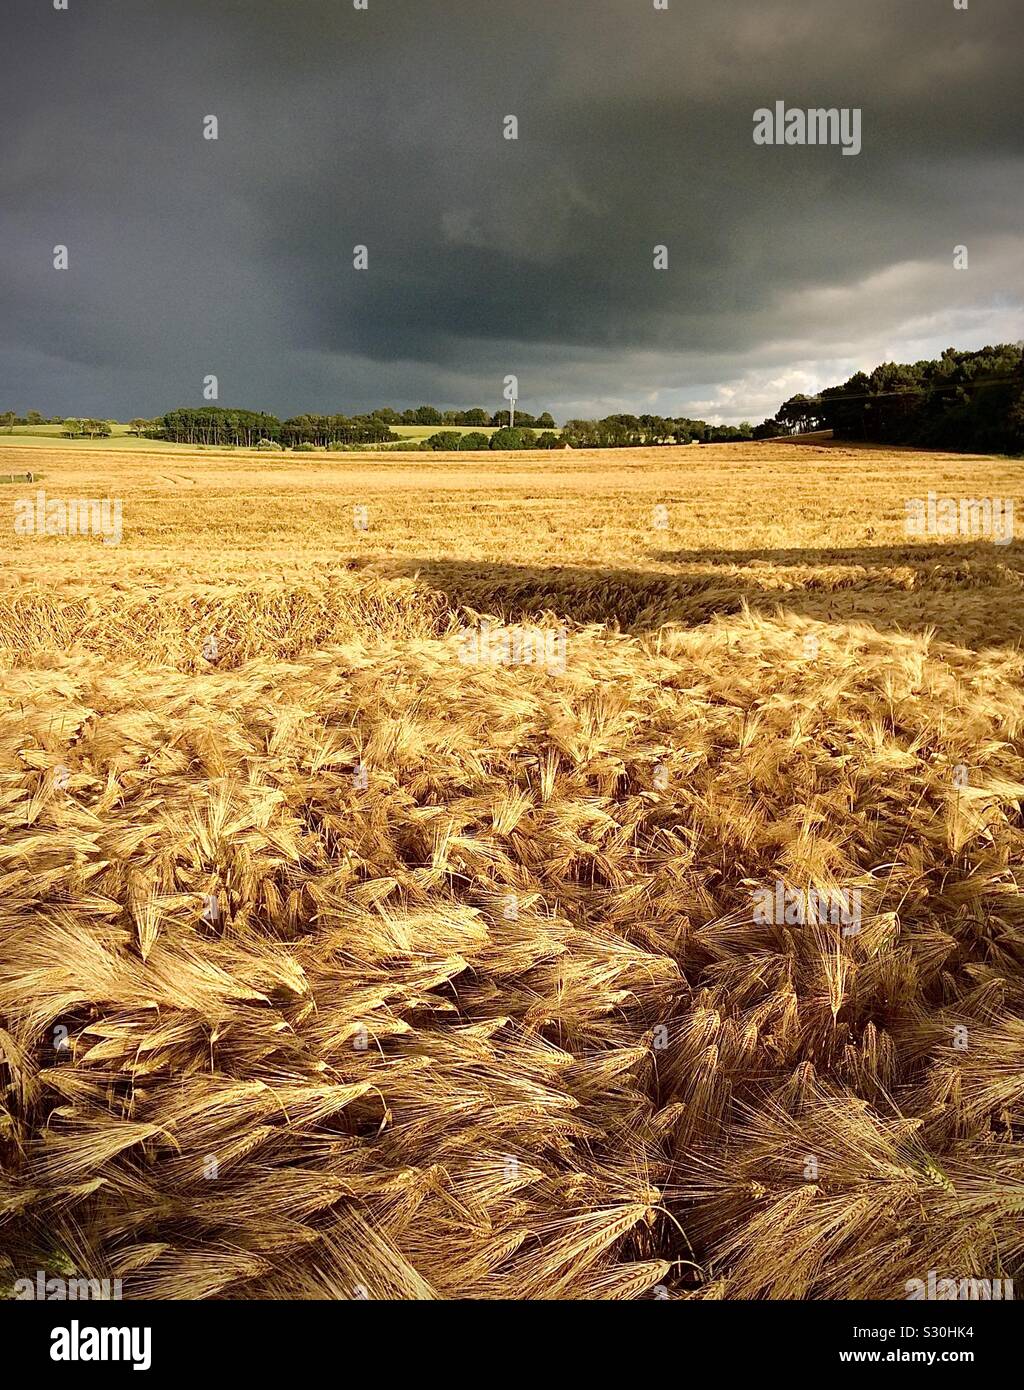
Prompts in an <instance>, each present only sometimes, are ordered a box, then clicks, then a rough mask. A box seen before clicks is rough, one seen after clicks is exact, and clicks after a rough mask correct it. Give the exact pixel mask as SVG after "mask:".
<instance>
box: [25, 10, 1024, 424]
mask: <svg viewBox="0 0 1024 1390" xmlns="http://www.w3.org/2000/svg"><path fill="white" fill-rule="evenodd" d="M1018 28H1019V15H1018V14H1016V13H1015V0H986V3H984V4H981V3H980V0H977V2H976V3H975V4H974V5H973V6H972V7H971V8H970V9H968V10H967V11H965V12H962V11H957V10H955V9H954V8H953V3H952V0H902V3H901V4H900V5H898V6H895V5H892V4H891V3H888V2H887V0H885V2H883V0H861V3H851V0H815V3H814V4H810V3H798V0H785V3H782V0H718V2H717V3H710V2H706V3H700V4H698V3H696V2H695V0H669V8H668V10H667V11H657V10H655V9H654V7H653V4H652V3H651V0H588V3H586V4H581V3H579V2H578V0H472V3H471V0H431V3H429V4H428V3H424V0H369V8H368V10H367V11H365V12H363V11H357V10H355V9H354V7H353V5H352V4H351V0H292V2H291V3H289V4H287V5H285V4H282V3H280V0H272V2H271V0H219V3H218V0H203V3H197V2H196V0H102V3H101V0H69V8H68V11H67V12H66V13H62V12H55V11H54V10H53V8H52V2H51V0H7V7H6V9H5V11H4V14H3V17H2V18H0V42H2V44H3V48H4V51H5V53H6V55H7V62H6V75H5V83H4V86H3V89H2V91H0V105H2V117H3V120H2V132H3V133H2V135H0V140H2V153H0V235H2V241H0V395H2V397H3V399H2V400H0V408H4V407H6V405H7V403H8V402H9V403H10V404H11V405H12V406H14V407H17V408H20V409H28V408H37V409H41V410H43V411H45V412H46V413H54V412H61V413H65V412H66V413H75V412H78V413H89V414H101V415H120V416H125V415H131V414H136V413H151V412H155V411H157V410H161V409H163V408H166V407H169V406H171V405H174V404H179V403H184V402H188V401H196V400H198V399H199V397H200V391H201V383H202V379H203V377H204V376H205V375H206V374H207V373H216V374H217V375H218V377H219V379H220V382H221V394H222V398H223V400H224V401H225V402H227V403H234V404H252V405H258V406H265V407H267V408H270V409H274V410H277V411H279V412H282V413H288V412H291V411H296V410H300V409H358V408H365V407H368V406H371V405H374V404H379V403H382V402H384V401H391V402H394V403H396V404H407V403H417V402H418V401H421V400H428V399H429V400H433V401H436V402H437V403H438V404H442V405H443V404H464V405H469V404H475V403H478V402H479V403H482V404H485V405H488V406H493V405H495V404H496V403H497V400H498V397H499V394H500V386H501V379H502V377H503V376H504V375H505V373H506V372H516V373H518V375H519V376H520V379H521V384H522V392H523V397H524V405H526V406H528V407H533V406H536V407H538V408H540V407H543V406H551V407H553V408H554V409H556V411H557V413H559V414H563V415H564V414H566V413H577V412H580V413H584V412H588V411H593V410H600V411H602V412H603V411H605V410H611V409H615V408H627V407H632V408H640V407H644V408H656V409H658V410H661V411H664V412H666V413H669V412H671V413H683V412H684V411H686V410H687V409H688V408H690V407H691V406H694V407H695V406H698V405H699V407H700V413H704V414H707V415H711V416H717V415H721V416H722V417H723V418H739V416H740V415H743V414H749V415H751V416H755V415H759V414H763V413H770V412H771V411H772V410H774V408H775V406H776V405H777V404H778V402H779V400H780V399H781V398H782V396H783V395H785V394H790V393H791V391H793V390H798V389H814V387H815V386H817V385H820V384H824V383H825V382H827V381H829V380H832V379H834V378H835V377H836V376H839V375H845V374H846V373H847V372H848V371H849V370H852V369H853V368H854V367H857V366H871V365H873V364H874V362H875V361H877V360H880V359H881V358H882V357H884V356H897V357H910V358H914V357H919V356H923V355H929V354H931V353H932V352H934V351H936V350H938V349H941V348H942V347H944V346H946V345H947V344H948V343H956V344H957V345H959V346H965V347H966V346H977V345H980V344H981V343H982V342H985V341H992V340H998V339H1005V338H1007V337H1013V338H1018V337H1020V336H1021V333H1020V326H1019V325H1020V318H1019V313H1020V308H1021V302H1022V298H1024V285H1022V277H1021V249H1022V234H1021V232H1020V230H1019V229H1020V225H1021V212H1022V210H1024V208H1022V202H1024V198H1022V193H1021V188H1022V183H1021V178H1020V174H1021V148H1020V135H1019V132H1020V129H1021V118H1022V115H1024V111H1022V109H1021V108H1022V98H1021V94H1020V83H1019V65H1020V64H1019V59H1020V44H1019V39H1018ZM776 99H782V100H785V101H786V103H787V105H789V106H790V107H794V106H800V107H810V106H840V107H842V106H852V107H859V108H861V109H862V111H863V151H862V153H861V154H860V155H858V156H857V157H856V158H846V157H843V156H842V155H841V154H840V152H839V150H838V149H835V148H817V149H815V148H793V147H783V148H775V147H769V148H762V147H758V146H755V145H754V143H753V140H752V128H753V124H752V117H753V112H754V110H755V109H756V108H758V107H761V106H772V105H773V103H774V102H775V100H776ZM210 113H212V114H216V115H217V117H218V119H219V121H220V139H219V140H218V141H217V142H205V141H203V139H202V138H201V131H202V118H203V116H204V115H206V114H210ZM509 113H513V114H515V115H517V116H518V118H519V121H520V138H519V140H518V141H517V142H509V141H505V140H504V139H502V118H503V117H504V116H505V115H506V114H509ZM57 243H64V244H67V245H68V247H69V249H70V254H71V269H70V271H69V272H67V273H66V274H62V273H58V272H55V271H54V270H53V269H52V263H51V260H52V247H53V246H54V245H55V244H57ZM359 243H361V244H365V245H366V246H367V247H368V248H369V255H370V269H369V271H368V272H366V273H361V272H356V271H354V270H353V268H352V247H353V246H354V245H355V244H359ZM959 243H965V244H967V245H968V247H969V250H970V256H971V268H970V270H969V271H967V272H960V273H958V272H955V271H954V270H953V269H952V259H953V256H952V253H953V247H954V246H955V245H957V244H959ZM656 244H665V245H667V246H668V248H669V269H668V271H665V272H655V271H654V270H653V268H652V264H651V262H652V248H653V247H654V246H655V245H656ZM694 413H697V411H696V410H695V412H694Z"/></svg>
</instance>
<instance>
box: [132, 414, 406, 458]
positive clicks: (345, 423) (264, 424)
mask: <svg viewBox="0 0 1024 1390" xmlns="http://www.w3.org/2000/svg"><path fill="white" fill-rule="evenodd" d="M150 423H151V428H149V429H146V430H143V431H142V432H143V433H145V434H147V435H149V436H150V437H151V438H155V439H167V440H170V441H171V442H172V443H175V444H208V445H224V444H234V445H237V446H239V447H240V448H244V449H254V448H258V447H259V446H260V445H261V444H264V443H272V444H279V445H280V446H281V447H282V448H291V449H296V448H301V447H303V446H305V447H308V448H313V449H317V448H319V449H330V448H333V447H335V446H338V445H344V444H380V443H387V442H389V441H394V440H397V438H398V436H397V435H395V434H392V432H391V430H390V429H389V428H388V426H387V425H386V424H383V423H382V422H381V421H379V420H366V419H355V420H353V419H350V418H349V417H348V416H347V415H296V416H295V417H294V418H292V419H289V420H279V419H278V418H277V416H276V415H267V414H266V413H264V412H263V411H254V410H224V409H221V408H220V407H219V406H203V407H200V408H198V409H182V410H171V411H168V413H167V414H166V415H162V416H161V417H160V418H159V420H156V421H152V422H150ZM145 424H146V422H145V421H138V420H133V421H132V426H135V425H145Z"/></svg>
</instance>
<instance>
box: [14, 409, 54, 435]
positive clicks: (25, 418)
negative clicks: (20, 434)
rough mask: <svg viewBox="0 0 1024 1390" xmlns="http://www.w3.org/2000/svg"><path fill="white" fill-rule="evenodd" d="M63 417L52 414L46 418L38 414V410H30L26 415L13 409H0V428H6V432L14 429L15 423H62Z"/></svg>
mask: <svg viewBox="0 0 1024 1390" xmlns="http://www.w3.org/2000/svg"><path fill="white" fill-rule="evenodd" d="M63 423H64V417H63V416H62V415H53V416H51V417H50V419H47V418H46V416H45V415H40V414H39V411H38V410H30V411H29V412H28V413H27V414H26V415H19V414H18V413H17V411H15V410H0V430H6V431H7V433H8V434H10V433H11V431H12V430H13V429H14V426H15V425H62V424H63Z"/></svg>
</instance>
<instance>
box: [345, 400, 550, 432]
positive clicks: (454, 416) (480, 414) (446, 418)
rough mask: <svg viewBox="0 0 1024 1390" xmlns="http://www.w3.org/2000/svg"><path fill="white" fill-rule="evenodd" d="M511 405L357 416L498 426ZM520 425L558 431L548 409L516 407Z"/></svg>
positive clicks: (389, 422)
mask: <svg viewBox="0 0 1024 1390" xmlns="http://www.w3.org/2000/svg"><path fill="white" fill-rule="evenodd" d="M508 413H509V412H508V406H504V407H502V408H501V409H500V410H496V411H494V413H493V414H490V415H489V414H488V413H487V411H486V410H484V409H483V408H482V407H481V406H475V407H474V408H473V409H472V410H438V409H437V408H436V407H435V406H432V405H420V406H417V407H416V409H415V410H402V411H398V410H392V409H391V408H390V406H381V407H380V409H378V410H371V411H370V412H369V414H368V415H360V416H356V417H355V418H356V419H359V420H380V421H381V423H382V424H385V425H477V426H479V427H481V428H487V427H488V426H490V427H491V428H498V427H500V426H501V425H506V424H507V423H508ZM516 424H518V425H521V426H523V427H524V428H528V429H538V430H557V428H558V426H557V425H556V424H555V422H554V420H553V419H552V417H551V414H550V413H549V412H548V411H546V410H545V411H544V413H543V415H531V414H530V413H529V411H526V410H518V409H517V410H516Z"/></svg>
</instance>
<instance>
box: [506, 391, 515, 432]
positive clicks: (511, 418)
mask: <svg viewBox="0 0 1024 1390" xmlns="http://www.w3.org/2000/svg"><path fill="white" fill-rule="evenodd" d="M508 427H509V429H510V430H514V429H515V427H516V398H515V396H512V397H511V398H510V399H509V403H508Z"/></svg>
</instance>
